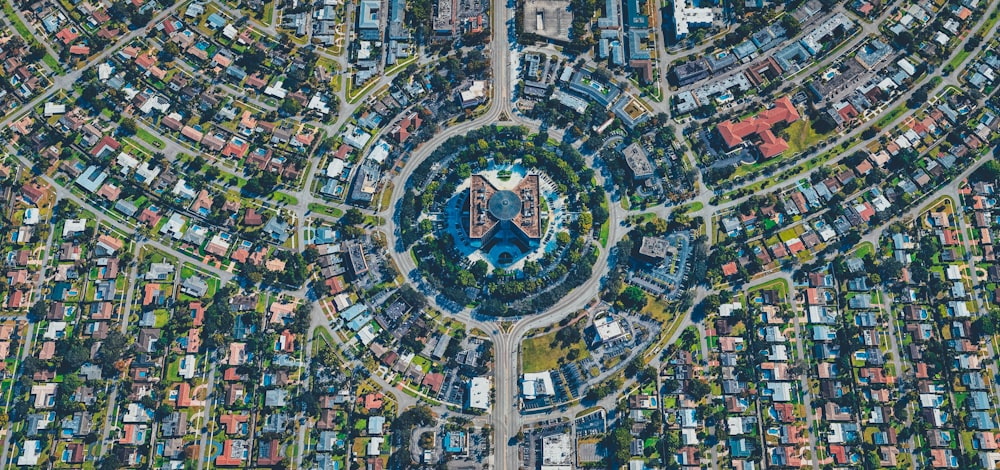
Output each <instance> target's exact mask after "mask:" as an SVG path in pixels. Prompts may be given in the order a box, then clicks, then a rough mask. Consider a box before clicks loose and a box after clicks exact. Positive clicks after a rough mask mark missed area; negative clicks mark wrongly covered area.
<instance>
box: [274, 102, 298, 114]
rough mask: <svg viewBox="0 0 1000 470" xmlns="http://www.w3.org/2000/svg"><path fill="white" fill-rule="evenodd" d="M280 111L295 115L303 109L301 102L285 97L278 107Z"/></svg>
mask: <svg viewBox="0 0 1000 470" xmlns="http://www.w3.org/2000/svg"><path fill="white" fill-rule="evenodd" d="M278 111H279V112H281V113H282V114H284V115H286V116H294V115H296V114H299V112H300V111H302V105H301V104H299V102H298V101H295V100H293V99H291V98H285V99H284V100H282V101H281V106H280V107H279V108H278Z"/></svg>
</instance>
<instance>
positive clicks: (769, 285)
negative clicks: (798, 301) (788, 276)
mask: <svg viewBox="0 0 1000 470" xmlns="http://www.w3.org/2000/svg"><path fill="white" fill-rule="evenodd" d="M765 289H775V290H777V291H778V294H779V295H781V296H782V297H784V298H786V299H787V298H788V290H789V289H788V281H787V280H785V279H775V280H773V281H770V282H765V283H764V284H760V285H756V286H753V287H751V288H750V289H749V292H751V293H752V292H755V291H759V290H765Z"/></svg>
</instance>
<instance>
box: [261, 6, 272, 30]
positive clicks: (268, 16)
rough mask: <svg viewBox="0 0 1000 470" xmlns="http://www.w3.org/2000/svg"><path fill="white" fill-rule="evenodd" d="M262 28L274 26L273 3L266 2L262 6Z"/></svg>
mask: <svg viewBox="0 0 1000 470" xmlns="http://www.w3.org/2000/svg"><path fill="white" fill-rule="evenodd" d="M261 23H264V26H271V25H272V24H274V2H267V3H265V4H264V20H263V21H261Z"/></svg>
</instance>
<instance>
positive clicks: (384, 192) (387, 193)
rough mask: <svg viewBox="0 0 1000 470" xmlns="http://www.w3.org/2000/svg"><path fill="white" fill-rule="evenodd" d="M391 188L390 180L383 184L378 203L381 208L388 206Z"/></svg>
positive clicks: (390, 200) (390, 198) (390, 201)
mask: <svg viewBox="0 0 1000 470" xmlns="http://www.w3.org/2000/svg"><path fill="white" fill-rule="evenodd" d="M392 189H393V185H392V182H390V183H389V184H387V185H385V189H383V190H382V202H381V203H380V205H379V207H382V208H385V207H389V204H391V203H392Z"/></svg>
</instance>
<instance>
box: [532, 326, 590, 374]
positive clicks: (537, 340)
mask: <svg viewBox="0 0 1000 470" xmlns="http://www.w3.org/2000/svg"><path fill="white" fill-rule="evenodd" d="M555 338H556V332H555V331H553V332H551V333H549V334H545V335H541V336H536V337H534V338H528V339H525V340H524V341H522V342H521V351H522V352H523V353H524V372H542V371H546V370H553V369H557V368H558V367H559V360H560V359H563V358H565V357H566V356H567V355H568V354H569V352H570V351H571V350H574V349H575V350H577V351H578V354H579V358H578V360H579V359H583V358H585V357H587V356H589V355H590V351H588V350H587V345H586V344H584V342H583V341H580V342H578V343H575V344H573V345H571V346H570V347H568V348H564V347H562V345H561V344H558V343H555Z"/></svg>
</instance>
